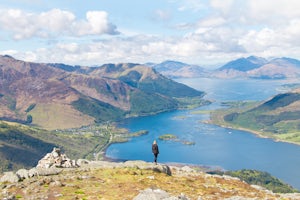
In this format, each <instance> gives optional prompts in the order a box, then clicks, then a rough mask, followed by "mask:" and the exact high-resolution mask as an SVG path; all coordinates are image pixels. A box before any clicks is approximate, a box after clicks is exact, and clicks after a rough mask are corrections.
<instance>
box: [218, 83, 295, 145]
mask: <svg viewBox="0 0 300 200" xmlns="http://www.w3.org/2000/svg"><path fill="white" fill-rule="evenodd" d="M224 120H225V122H226V123H229V124H230V126H233V127H237V128H246V129H248V130H252V131H254V132H257V133H259V134H261V135H264V136H267V137H273V138H276V139H279V140H284V141H288V142H295V143H298V144H300V90H299V89H297V90H294V91H293V92H289V93H284V94H278V95H276V96H274V97H273V98H271V99H270V100H267V101H265V102H263V103H261V104H259V105H256V106H255V107H253V108H250V109H246V110H245V109H240V110H239V111H238V112H231V113H229V114H228V113H227V114H225V115H224Z"/></svg>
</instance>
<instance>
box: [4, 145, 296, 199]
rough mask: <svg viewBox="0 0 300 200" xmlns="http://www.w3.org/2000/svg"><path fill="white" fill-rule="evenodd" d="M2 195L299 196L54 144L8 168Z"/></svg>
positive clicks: (194, 169)
mask: <svg viewBox="0 0 300 200" xmlns="http://www.w3.org/2000/svg"><path fill="white" fill-rule="evenodd" d="M0 198H1V199H6V200H8V199H49V200H54V199H64V200H67V199H70V200H71V199H134V200H160V199H164V200H179V199H186V200H189V199H197V200H205V199H231V200H233V199H274V200H275V199H286V200H292V199H300V194H298V193H293V194H279V193H273V192H271V191H268V190H266V189H264V188H262V187H259V186H254V185H249V184H247V183H245V182H243V181H241V180H240V179H238V178H233V177H230V176H225V175H224V176H220V175H211V174H207V173H205V172H204V171H203V169H202V170H201V169H200V168H199V167H192V166H168V165H165V164H157V165H156V164H154V163H148V162H144V161H126V162H108V161H89V160H84V159H79V160H77V161H70V160H69V159H68V158H67V156H66V155H65V154H62V153H61V152H60V150H59V149H57V148H54V149H53V151H52V152H51V153H49V154H47V155H46V156H45V157H44V158H43V159H42V160H41V161H40V162H39V164H38V165H37V166H36V167H34V168H32V169H30V170H26V169H20V170H18V171H17V172H6V173H5V174H3V175H2V176H1V179H0Z"/></svg>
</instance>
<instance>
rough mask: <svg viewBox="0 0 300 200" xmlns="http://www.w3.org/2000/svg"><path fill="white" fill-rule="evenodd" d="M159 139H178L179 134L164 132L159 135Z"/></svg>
mask: <svg viewBox="0 0 300 200" xmlns="http://www.w3.org/2000/svg"><path fill="white" fill-rule="evenodd" d="M159 139H160V140H173V141H175V140H177V139H178V138H177V136H176V135H173V134H164V135H161V136H159Z"/></svg>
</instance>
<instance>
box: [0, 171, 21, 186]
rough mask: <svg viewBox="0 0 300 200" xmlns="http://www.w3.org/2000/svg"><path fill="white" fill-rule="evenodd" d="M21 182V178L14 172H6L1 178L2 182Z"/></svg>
mask: <svg viewBox="0 0 300 200" xmlns="http://www.w3.org/2000/svg"><path fill="white" fill-rule="evenodd" d="M20 180H21V178H20V177H19V176H18V175H17V174H15V173H14V172H4V175H3V176H2V177H1V179H0V182H9V183H17V182H19V181H20Z"/></svg>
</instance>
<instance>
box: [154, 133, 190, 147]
mask: <svg viewBox="0 0 300 200" xmlns="http://www.w3.org/2000/svg"><path fill="white" fill-rule="evenodd" d="M158 139H160V140H165V141H173V142H180V143H182V144H184V145H195V144H196V143H195V142H193V141H187V140H180V139H178V137H177V136H176V135H173V134H164V135H161V136H159V138H158Z"/></svg>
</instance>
